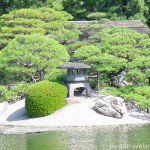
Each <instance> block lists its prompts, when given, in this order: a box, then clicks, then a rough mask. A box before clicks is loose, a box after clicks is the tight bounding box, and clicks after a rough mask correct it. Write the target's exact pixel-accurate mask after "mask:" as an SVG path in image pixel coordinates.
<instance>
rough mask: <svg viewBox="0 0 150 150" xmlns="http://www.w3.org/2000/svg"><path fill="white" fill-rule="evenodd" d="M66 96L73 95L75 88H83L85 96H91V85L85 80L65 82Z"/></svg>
mask: <svg viewBox="0 0 150 150" xmlns="http://www.w3.org/2000/svg"><path fill="white" fill-rule="evenodd" d="M66 85H67V87H68V97H74V92H75V89H77V88H84V89H85V90H86V96H91V87H90V85H89V83H86V82H67V83H66Z"/></svg>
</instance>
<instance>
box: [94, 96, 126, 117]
mask: <svg viewBox="0 0 150 150" xmlns="http://www.w3.org/2000/svg"><path fill="white" fill-rule="evenodd" d="M94 110H95V111H96V112H98V113H100V114H103V115H106V116H110V117H114V118H122V117H123V115H124V114H125V113H127V108H126V106H125V103H124V100H123V99H122V98H120V97H114V96H102V97H100V98H99V99H98V100H97V101H96V103H95V106H94Z"/></svg>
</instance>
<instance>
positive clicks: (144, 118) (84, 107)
mask: <svg viewBox="0 0 150 150" xmlns="http://www.w3.org/2000/svg"><path fill="white" fill-rule="evenodd" d="M95 100H96V97H95V98H86V99H85V98H82V101H80V102H78V103H74V104H73V103H72V104H68V105H67V106H65V107H64V108H62V109H61V110H58V111H56V112H55V113H53V114H51V115H49V116H45V117H40V118H28V117H27V116H26V113H25V108H24V105H25V100H21V101H19V102H17V103H15V104H12V105H9V106H8V110H7V111H6V113H5V114H3V115H2V116H0V125H1V126H13V127H14V126H15V127H28V130H30V127H34V128H35V127H36V128H37V129H38V130H39V131H45V130H48V129H49V128H51V127H54V128H55V127H72V126H73V127H75V126H100V125H125V124H147V123H150V116H148V115H144V114H143V113H138V112H130V113H129V112H128V113H127V114H125V115H124V117H123V118H122V119H115V118H112V117H107V116H103V115H101V114H98V113H96V112H95V111H94V110H93V109H92V107H93V106H94V104H95ZM10 132H11V131H10ZM14 132H15V131H14ZM22 132H23V131H22ZM24 132H25V131H24ZM26 132H27V131H26ZM33 132H34V131H33Z"/></svg>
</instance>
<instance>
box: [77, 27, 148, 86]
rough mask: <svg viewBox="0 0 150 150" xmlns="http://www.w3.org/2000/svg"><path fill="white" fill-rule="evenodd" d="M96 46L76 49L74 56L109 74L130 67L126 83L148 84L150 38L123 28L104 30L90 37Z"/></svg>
mask: <svg viewBox="0 0 150 150" xmlns="http://www.w3.org/2000/svg"><path fill="white" fill-rule="evenodd" d="M91 38H92V39H93V41H94V45H95V46H92V47H90V46H83V47H80V48H79V49H77V50H76V51H75V53H74V57H76V58H78V59H81V60H82V61H86V62H88V63H91V64H94V65H95V68H96V70H98V71H100V72H103V73H105V74H107V75H108V76H109V75H110V73H112V72H114V73H115V74H116V75H117V73H119V71H120V70H122V69H124V68H127V69H128V73H127V76H126V80H127V81H128V82H131V83H132V84H136V85H146V84H147V77H148V75H149V73H150V72H149V71H150V64H149V61H150V57H149V56H150V39H149V37H148V35H145V34H140V33H138V32H136V31H134V30H131V29H127V28H124V27H114V28H105V29H103V30H101V32H99V33H97V34H95V35H94V36H92V37H91Z"/></svg>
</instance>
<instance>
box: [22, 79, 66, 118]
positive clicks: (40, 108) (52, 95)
mask: <svg viewBox="0 0 150 150" xmlns="http://www.w3.org/2000/svg"><path fill="white" fill-rule="evenodd" d="M66 95H67V87H66V86H65V85H62V84H60V83H57V82H49V81H46V80H45V81H41V82H38V83H35V84H33V85H31V86H30V87H29V91H28V93H27V96H26V100H25V108H26V112H27V115H28V116H29V117H41V116H46V115H49V114H51V113H53V112H55V111H56V110H58V109H60V108H62V107H63V106H65V104H66V101H65V98H66Z"/></svg>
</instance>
